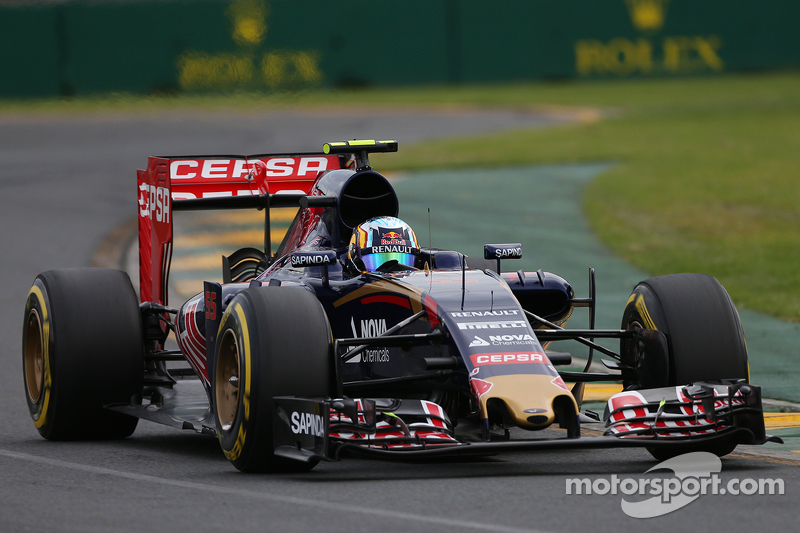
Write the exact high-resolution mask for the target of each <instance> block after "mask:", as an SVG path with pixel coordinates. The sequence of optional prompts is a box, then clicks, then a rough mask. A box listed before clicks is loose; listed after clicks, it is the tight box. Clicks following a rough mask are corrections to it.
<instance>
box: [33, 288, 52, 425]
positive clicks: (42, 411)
mask: <svg viewBox="0 0 800 533" xmlns="http://www.w3.org/2000/svg"><path fill="white" fill-rule="evenodd" d="M31 296H36V298H37V299H38V300H39V307H40V309H41V311H42V352H43V353H42V358H43V359H44V379H43V385H42V388H43V390H42V399H40V400H39V403H38V404H36V405H37V406H38V410H37V412H36V413H35V414H31V416H32V417H33V423H34V425H35V426H36V427H37V428H41V427H42V426H44V424H45V422H47V409H48V407H49V406H50V391H51V389H52V385H53V375H52V373H51V371H50V313H48V311H47V304H46V300H45V298H44V294H43V293H42V290H41V289H40V288H39V287H38V286H37V285H34V286H33V287H31V290H30V291H29V292H28V309H30V308H31V307H32V302H31Z"/></svg>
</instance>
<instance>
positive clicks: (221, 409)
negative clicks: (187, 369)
mask: <svg viewBox="0 0 800 533" xmlns="http://www.w3.org/2000/svg"><path fill="white" fill-rule="evenodd" d="M216 368H217V369H216V372H215V378H214V379H215V386H216V391H217V392H216V404H217V420H218V421H219V424H220V426H221V427H222V430H223V431H230V430H231V428H232V427H233V423H234V421H235V420H236V414H237V413H238V411H239V371H240V366H239V343H238V342H237V341H236V335H235V334H234V332H233V331H232V330H227V331H226V332H225V333H224V334H223V335H222V340H221V341H220V346H219V353H218V354H217V367H216Z"/></svg>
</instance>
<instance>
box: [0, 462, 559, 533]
mask: <svg viewBox="0 0 800 533" xmlns="http://www.w3.org/2000/svg"><path fill="white" fill-rule="evenodd" d="M0 456H3V457H8V458H10V459H19V460H22V461H30V462H32V463H39V464H45V465H50V466H57V467H61V468H69V469H71V470H80V471H82V472H87V473H90V474H101V475H109V476H117V477H121V478H125V479H131V480H134V481H141V482H144V483H151V484H152V483H155V484H159V485H166V486H171V487H180V488H184V489H193V490H201V491H205V492H214V493H218V494H232V495H236V496H245V497H249V498H255V499H260V500H267V501H272V502H280V503H289V504H293V505H302V506H304V507H316V508H318V509H323V510H325V511H337V512H345V513H358V514H363V515H368V516H373V517H374V516H380V517H382V518H386V517H393V518H397V519H399V520H404V521H412V522H423V523H427V524H437V525H442V526H447V527H453V528H462V529H472V530H480V531H497V532H503V533H544V532H543V531H542V530H534V529H520V528H515V527H508V526H502V525H500V524H483V523H480V522H467V521H463V520H453V519H450V518H440V517H436V516H423V515H417V514H411V513H403V512H400V511H392V510H389V509H386V508H385V507H384V508H382V509H381V510H380V513H379V515H376V514H375V510H374V509H367V508H364V507H357V506H352V505H346V504H341V503H333V502H326V501H320V500H312V499H308V498H296V497H294V496H281V495H277V494H270V493H264V492H256V491H252V490H244V489H237V488H232V487H220V486H215V485H208V484H205V483H194V482H191V481H180V480H177V479H169V478H163V477H158V476H150V475H146V474H135V473H133V472H123V471H120V470H111V469H110V468H103V467H99V466H90V465H84V464H80V463H71V462H67V461H61V460H59V459H49V458H47V457H39V456H36V455H31V454H27V453H20V452H12V451H10V450H4V449H2V448H0Z"/></svg>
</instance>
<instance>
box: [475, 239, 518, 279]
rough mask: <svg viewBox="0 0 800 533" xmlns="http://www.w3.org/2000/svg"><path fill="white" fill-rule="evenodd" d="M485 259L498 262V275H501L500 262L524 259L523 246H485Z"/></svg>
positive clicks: (516, 244) (511, 244) (515, 244)
mask: <svg viewBox="0 0 800 533" xmlns="http://www.w3.org/2000/svg"><path fill="white" fill-rule="evenodd" d="M483 258H484V259H496V260H497V273H498V274H500V261H502V260H503V259H522V244H521V243H518V242H517V243H510V244H484V245H483Z"/></svg>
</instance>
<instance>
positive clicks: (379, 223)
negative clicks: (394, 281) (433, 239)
mask: <svg viewBox="0 0 800 533" xmlns="http://www.w3.org/2000/svg"><path fill="white" fill-rule="evenodd" d="M418 255H419V243H418V242H417V236H416V235H414V230H413V229H411V226H409V225H408V224H406V223H405V222H403V221H402V220H400V219H399V218H395V217H375V218H371V219H369V220H367V221H366V222H363V223H362V224H360V225H359V226H358V227H356V228H355V229H354V230H353V236H352V237H351V238H350V245H349V246H348V248H347V258H348V259H349V260H350V262H351V263H352V264H354V265H355V267H356V268H357V269H358V270H360V271H361V272H376V271H379V270H388V271H394V270H408V269H409V268H414V263H415V262H416V259H417V256H418ZM404 267H406V268H404Z"/></svg>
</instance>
